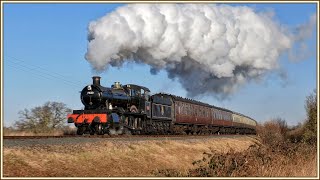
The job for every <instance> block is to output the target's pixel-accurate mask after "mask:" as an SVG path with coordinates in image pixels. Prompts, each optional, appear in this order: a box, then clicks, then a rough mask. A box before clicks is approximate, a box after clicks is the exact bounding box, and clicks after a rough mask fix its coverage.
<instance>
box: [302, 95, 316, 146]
mask: <svg viewBox="0 0 320 180" xmlns="http://www.w3.org/2000/svg"><path fill="white" fill-rule="evenodd" d="M305 108H306V111H307V115H308V119H307V122H306V124H305V127H304V131H305V132H304V140H305V141H306V142H308V143H315V142H317V116H318V111H317V91H316V89H315V90H314V91H313V93H311V94H310V95H309V96H307V98H306V103H305Z"/></svg>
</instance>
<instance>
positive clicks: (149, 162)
mask: <svg viewBox="0 0 320 180" xmlns="http://www.w3.org/2000/svg"><path fill="white" fill-rule="evenodd" d="M252 144H254V139H253V138H251V137H241V138H208V139H192V140H151V141H118V142H117V141H102V142H94V143H79V144H72V145H50V146H49V145H35V146H17V147H4V152H3V154H4V159H3V161H4V165H3V168H4V171H3V173H4V176H5V177H43V176H54V177H75V176H78V177H93V176H99V177H109V176H159V175H160V176H162V174H159V173H158V172H163V171H166V170H167V169H174V170H176V171H179V172H181V175H183V174H185V173H187V171H188V169H190V168H193V167H194V166H193V165H192V163H193V162H194V161H195V160H199V159H202V157H203V153H204V152H210V151H211V150H213V149H214V150H216V151H217V152H221V153H226V152H227V151H229V150H230V149H234V150H235V151H236V152H241V151H244V150H245V149H247V148H248V147H249V146H250V145H252ZM163 176H164V175H163Z"/></svg>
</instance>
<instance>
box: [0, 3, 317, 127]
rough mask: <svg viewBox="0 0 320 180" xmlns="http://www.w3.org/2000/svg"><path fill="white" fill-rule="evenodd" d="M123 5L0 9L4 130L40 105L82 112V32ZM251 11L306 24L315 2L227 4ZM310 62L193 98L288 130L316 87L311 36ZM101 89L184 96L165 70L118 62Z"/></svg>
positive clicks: (87, 75)
mask: <svg viewBox="0 0 320 180" xmlns="http://www.w3.org/2000/svg"><path fill="white" fill-rule="evenodd" d="M122 5H123V4H4V6H3V7H4V8H3V15H4V16H3V19H4V21H3V25H4V26H3V37H4V40H3V45H4V46H3V52H4V55H3V59H2V60H3V63H4V67H3V79H4V82H3V91H4V102H3V103H4V116H3V121H4V125H5V126H10V125H12V124H13V123H14V121H16V120H18V117H19V116H18V112H19V111H20V110H23V109H24V108H32V107H35V106H38V105H42V104H44V103H45V102H46V101H59V102H64V103H65V104H67V106H68V107H70V108H71V109H81V108H82V107H83V105H82V104H81V101H80V93H79V91H81V90H82V88H83V87H84V86H85V85H87V84H90V83H91V76H93V75H97V73H95V72H94V71H93V70H92V68H91V66H90V64H89V63H88V62H87V61H86V60H85V58H84V54H85V53H86V50H87V26H88V23H89V22H90V21H92V20H96V19H98V18H100V17H102V16H104V15H105V14H106V13H108V12H110V11H112V10H114V9H115V8H117V7H118V6H122ZM232 5H233V6H239V5H241V6H243V5H245V6H250V7H252V8H254V9H255V10H256V11H257V12H259V11H270V10H271V11H273V12H274V13H275V19H276V20H277V21H278V22H279V23H280V24H283V25H286V26H288V27H289V28H290V27H292V28H293V27H295V26H297V25H299V24H303V23H306V22H307V21H308V20H309V17H310V16H311V15H312V14H314V13H316V4H232ZM307 45H308V48H309V50H310V52H311V53H310V56H309V57H308V58H307V59H305V60H303V61H299V62H294V63H293V62H290V61H289V60H288V59H287V56H285V55H284V56H282V57H281V59H280V64H281V68H282V69H283V70H285V71H286V72H287V79H286V80H281V79H280V78H279V77H277V76H276V75H275V74H269V75H267V76H266V78H265V80H264V81H262V82H258V83H257V82H251V83H249V84H247V85H246V86H244V87H242V88H241V89H240V90H239V91H238V92H236V93H235V94H234V95H232V96H231V97H230V98H228V99H226V100H223V101H219V100H217V99H215V98H214V97H213V96H212V97H207V96H206V97H202V98H199V99H197V100H200V101H204V102H206V103H209V104H212V105H216V106H221V107H225V108H229V109H231V110H235V111H238V112H241V113H243V114H246V115H248V116H251V117H252V118H254V119H256V120H258V122H264V121H266V120H269V119H271V118H275V117H281V118H284V119H285V120H286V121H287V122H288V124H289V125H295V124H297V123H299V122H303V120H304V119H305V117H306V114H305V109H304V101H305V97H306V96H307V95H308V94H310V93H311V92H312V91H313V89H315V88H316V80H317V78H316V33H315V30H314V33H313V36H312V37H311V38H310V39H309V40H308V41H307ZM99 75H100V76H101V77H102V80H101V83H102V84H103V85H105V86H110V85H111V84H112V83H113V82H115V81H119V82H121V83H122V84H127V83H134V84H139V85H143V86H146V87H149V88H150V90H151V91H152V92H153V93H156V92H160V91H161V92H168V93H172V94H175V95H179V96H185V95H186V91H185V90H184V89H183V88H182V87H181V85H180V84H179V83H178V82H176V81H172V80H170V79H169V78H168V77H167V73H166V72H165V71H160V73H158V74H157V75H151V74H150V72H149V66H147V65H142V64H125V66H124V67H123V68H120V69H119V68H109V70H108V71H107V72H104V73H102V74H99Z"/></svg>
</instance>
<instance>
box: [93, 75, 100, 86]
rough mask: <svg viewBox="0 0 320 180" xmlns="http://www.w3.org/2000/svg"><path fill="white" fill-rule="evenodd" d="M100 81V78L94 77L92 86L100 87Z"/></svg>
mask: <svg viewBox="0 0 320 180" xmlns="http://www.w3.org/2000/svg"><path fill="white" fill-rule="evenodd" d="M100 79H101V77H100V76H93V77H92V84H93V85H97V86H100Z"/></svg>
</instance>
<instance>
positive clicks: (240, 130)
mask: <svg viewBox="0 0 320 180" xmlns="http://www.w3.org/2000/svg"><path fill="white" fill-rule="evenodd" d="M100 79H101V77H99V76H94V77H92V80H93V82H92V84H91V85H87V86H85V87H84V88H83V89H82V91H81V95H80V98H81V102H82V103H83V105H84V109H83V110H73V113H72V114H69V115H68V117H67V119H68V123H74V124H75V126H76V127H77V134H78V135H82V134H84V133H86V134H87V133H89V134H91V135H93V134H98V135H103V134H111V133H117V134H215V133H219V134H220V133H222V134H226V133H228V134H236V133H237V134H255V133H256V125H257V122H256V121H255V120H253V119H252V118H250V117H248V116H245V115H243V114H240V113H237V112H234V111H231V110H228V109H224V108H221V107H216V106H213V105H209V104H206V103H202V102H199V101H195V100H191V99H186V98H182V97H179V96H175V95H171V94H166V93H156V94H153V95H150V90H149V89H148V88H146V87H143V86H138V85H134V84H127V85H121V84H120V83H119V82H115V83H114V84H113V85H112V86H111V87H110V88H109V87H104V86H101V85H100Z"/></svg>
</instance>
